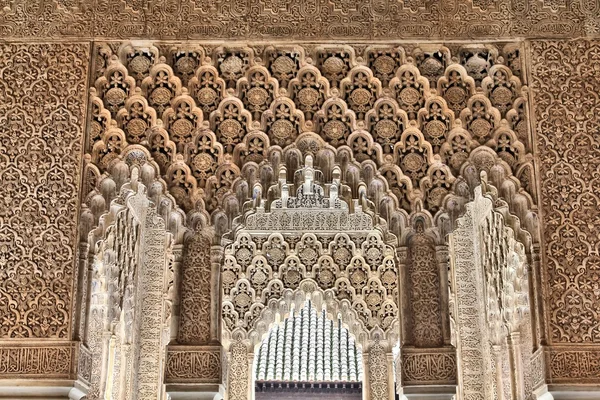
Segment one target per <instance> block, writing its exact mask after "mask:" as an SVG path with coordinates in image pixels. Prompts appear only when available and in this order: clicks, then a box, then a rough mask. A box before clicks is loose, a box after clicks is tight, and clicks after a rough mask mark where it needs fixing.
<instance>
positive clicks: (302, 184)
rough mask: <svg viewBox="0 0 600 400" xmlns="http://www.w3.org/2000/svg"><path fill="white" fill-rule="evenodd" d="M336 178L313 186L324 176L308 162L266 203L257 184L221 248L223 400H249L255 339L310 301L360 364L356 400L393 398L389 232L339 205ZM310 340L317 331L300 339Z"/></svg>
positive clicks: (393, 280) (393, 286) (394, 286)
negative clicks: (348, 340)
mask: <svg viewBox="0 0 600 400" xmlns="http://www.w3.org/2000/svg"><path fill="white" fill-rule="evenodd" d="M339 175H340V172H339V169H338V170H336V169H334V171H333V173H332V179H331V182H330V183H324V184H320V183H318V181H317V179H316V178H319V177H321V176H322V174H321V173H320V172H319V171H317V170H315V169H314V168H313V162H312V157H311V156H307V157H306V159H305V162H304V166H303V167H302V168H299V169H298V171H296V172H295V174H293V175H292V176H293V177H294V178H295V179H294V182H295V183H294V184H292V183H288V181H287V177H288V173H287V170H286V168H285V167H283V166H282V167H281V168H280V170H279V177H280V179H279V182H278V184H277V185H274V186H272V187H270V188H269V191H268V192H269V196H268V197H269V198H271V199H273V200H272V201H268V202H267V201H266V200H264V199H263V196H262V187H261V186H260V185H258V184H257V185H256V186H255V187H254V188H253V199H254V200H253V203H252V204H251V205H250V206H249V207H248V208H247V209H249V211H247V212H246V213H245V214H244V215H243V216H242V218H243V219H242V220H241V221H239V222H240V225H239V228H237V229H236V230H235V231H234V233H233V235H232V239H231V240H230V241H229V242H228V243H226V246H225V252H224V259H223V263H222V268H221V285H222V301H221V304H222V307H221V314H222V344H223V346H224V349H225V351H226V353H227V366H226V376H227V381H226V397H227V398H228V399H229V400H242V399H243V400H248V399H253V398H255V397H254V395H255V392H254V385H255V380H256V379H255V377H256V374H257V373H258V374H260V373H261V371H260V366H261V365H262V364H261V362H263V361H264V354H263V353H262V352H261V351H262V350H261V346H262V343H263V340H265V339H267V340H269V339H268V338H269V332H270V330H272V329H276V330H278V329H281V328H279V327H278V326H279V325H278V324H280V323H281V322H282V321H285V319H286V318H289V317H290V316H294V318H295V317H296V316H297V315H298V314H297V311H298V310H300V312H301V313H302V310H304V309H305V308H304V307H305V305H307V304H308V303H309V302H310V307H313V308H314V309H316V310H318V311H320V312H322V313H323V314H322V315H323V317H326V320H332V321H339V323H340V324H342V327H343V329H344V330H347V332H348V333H347V335H348V336H349V337H351V338H352V339H353V341H354V344H353V345H354V346H355V347H356V348H357V351H359V352H360V353H359V354H358V355H357V353H356V351H355V353H354V356H355V363H356V360H357V359H359V360H361V362H360V363H358V364H356V365H357V368H358V370H357V371H355V375H356V378H355V379H356V380H358V377H359V376H362V377H363V379H362V398H363V399H370V400H390V399H393V398H394V395H395V390H394V375H393V373H394V372H393V356H392V348H393V347H394V345H395V344H396V343H397V342H398V339H399V337H398V336H399V324H398V321H399V318H398V271H397V267H396V261H395V256H394V255H395V253H394V248H393V247H392V246H390V245H388V244H386V243H387V242H386V241H385V240H384V238H386V235H387V234H388V233H387V232H386V231H385V230H384V229H383V228H382V226H383V224H380V223H379V220H378V218H377V217H376V216H375V215H374V214H371V213H370V212H369V211H366V207H365V208H363V205H362V204H361V202H360V201H359V200H356V199H355V200H352V201H351V202H347V201H345V200H343V199H342V198H340V197H338V193H342V192H346V191H347V189H348V188H346V187H344V186H343V185H342V184H341V183H340V179H339ZM323 321H325V320H323ZM341 332H343V331H341ZM311 334H316V331H315V332H312V331H311V329H307V330H306V331H304V330H303V331H302V332H301V335H311ZM338 341H339V338H338ZM332 342H333V343H335V341H332ZM292 345H293V344H292ZM268 346H269V345H267V349H268ZM275 349H277V344H275ZM299 350H300V347H296V348H295V350H294V351H295V352H296V353H298V351H299ZM347 350H348V348H347V347H346V352H347ZM277 351H279V350H277ZM296 353H293V354H295V355H298V356H299V359H298V362H300V363H303V362H306V363H308V358H307V359H306V360H304V358H303V357H305V355H302V354H296ZM310 354H311V353H310V351H309V353H308V354H307V355H306V356H309V357H310ZM315 355H316V354H315ZM267 359H268V355H267ZM290 361H291V360H290ZM338 362H339V360H338ZM255 365H257V366H258V367H259V370H258V371H255V370H254V368H253V367H254V366H255ZM302 365H303V364H302ZM307 365H308V364H307ZM346 365H348V364H346ZM291 367H292V366H291ZM293 368H296V369H294V370H293V371H297V372H298V376H295V375H294V374H293V371H292V376H291V377H292V380H303V378H307V380H311V379H308V378H311V377H312V376H309V375H310V373H311V371H310V369H308V370H307V371H306V374H304V371H300V369H301V365H300V366H297V367H293ZM284 370H285V367H284ZM284 370H282V371H281V376H282V378H283V373H284ZM331 372H333V371H330V372H329V373H330V374H331ZM314 373H315V378H317V375H318V373H317V371H316V370H315V371H314ZM273 374H274V375H273V376H277V375H276V374H277V372H275V371H273ZM267 375H268V373H267ZM304 375H306V376H304ZM259 376H260V375H259ZM334 378H335V376H331V375H330V376H329V379H330V380H333V379H334ZM338 378H339V377H338ZM323 379H325V371H323ZM349 379H350V378H349ZM339 380H342V379H339Z"/></svg>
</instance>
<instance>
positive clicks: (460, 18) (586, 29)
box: [0, 0, 600, 40]
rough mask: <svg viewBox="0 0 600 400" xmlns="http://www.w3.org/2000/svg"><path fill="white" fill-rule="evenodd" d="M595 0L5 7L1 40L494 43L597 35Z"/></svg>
mask: <svg viewBox="0 0 600 400" xmlns="http://www.w3.org/2000/svg"><path fill="white" fill-rule="evenodd" d="M599 11H600V4H599V3H598V2H597V1H595V0H574V1H569V0H470V1H460V0H443V1H431V0H366V1H365V0H293V1H282V0H243V1H240V0H220V1H212V0H182V1H175V0H104V1H86V0H52V1H44V0H1V1H0V37H58V36H62V37H112V38H132V37H136V38H161V39H215V38H239V39H252V40H257V39H258V40H260V39H269V38H281V37H288V38H291V37H293V38H296V39H298V38H306V39H314V38H318V39H331V38H342V39H343V38H360V39H378V38H382V39H390V38H398V39H406V38H417V39H422V38H428V39H430V38H463V39H464V38H477V39H480V38H490V39H498V38H499V37H523V36H525V37H574V36H581V35H586V34H590V35H593V34H597V33H598V32H599V31H600V19H599V17H598V15H599Z"/></svg>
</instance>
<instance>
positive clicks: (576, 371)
mask: <svg viewBox="0 0 600 400" xmlns="http://www.w3.org/2000/svg"><path fill="white" fill-rule="evenodd" d="M530 65H531V76H532V78H533V79H532V89H533V99H534V107H535V118H536V121H535V123H536V133H537V149H538V153H539V170H540V175H539V176H540V180H541V184H540V186H541V208H542V213H543V214H542V218H543V222H544V223H543V230H544V232H543V233H544V238H545V251H544V252H543V254H542V256H543V265H545V267H544V268H543V271H545V272H546V285H545V286H544V291H543V293H544V297H545V299H546V301H547V309H546V314H545V318H546V322H547V335H548V336H547V341H548V343H549V344H550V345H551V346H550V350H549V351H548V352H547V354H546V362H547V365H548V366H549V367H548V372H549V377H550V379H551V381H552V382H573V381H577V382H590V383H593V382H594V381H595V382H597V381H598V377H600V255H599V253H598V252H599V250H600V247H599V246H600V235H598V231H599V229H600V198H599V188H600V99H599V93H600V41H597V40H596V41H588V40H573V41H535V42H532V43H531V64H530Z"/></svg>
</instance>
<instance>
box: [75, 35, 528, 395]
mask: <svg viewBox="0 0 600 400" xmlns="http://www.w3.org/2000/svg"><path fill="white" fill-rule="evenodd" d="M132 49H134V50H131V49H130V50H128V51H134V52H136V50H135V47H132ZM501 51H502V50H501V49H495V52H496V53H495V54H498V53H500V52H501ZM156 52H158V53H156ZM156 52H154V50H152V51H151V52H150V53H148V52H143V51H142V52H136V53H135V54H136V56H135V57H142V58H144V57H145V58H146V60H145V61H144V62H143V63H141V62H140V60H138V61H136V63H138V64H140V63H141V64H143V65H145V64H148V68H145V69H144V70H143V71H142V69H141V68H138V67H136V65H135V63H134V65H133V66H132V65H131V62H124V61H123V58H118V57H116V56H114V55H112V54H111V51H110V50H107V49H106V48H104V49H103V52H102V54H101V57H103V58H104V60H105V67H103V68H102V70H101V71H98V79H97V81H96V82H95V88H94V89H93V90H92V91H91V98H90V103H91V110H92V121H93V123H92V124H91V129H90V135H89V142H88V144H87V148H88V152H89V155H88V164H87V167H86V168H87V169H86V171H88V173H87V174H86V176H87V178H86V190H87V191H88V192H87V193H86V198H85V199H86V200H85V202H86V204H85V207H84V210H85V212H86V213H87V214H86V215H88V216H89V226H90V228H91V227H93V226H95V224H97V223H98V217H97V216H98V215H101V214H102V213H103V212H106V210H107V209H108V207H109V204H110V203H111V201H112V199H114V198H115V196H116V193H118V191H119V188H120V187H121V186H122V185H123V183H124V182H125V181H126V180H127V178H128V177H129V176H130V175H131V170H132V168H133V166H135V167H136V168H140V178H141V180H142V181H143V182H144V185H146V186H147V187H148V196H149V198H150V199H151V200H152V201H153V204H155V205H156V206H157V208H158V210H159V212H161V215H163V216H164V218H165V220H166V221H169V222H168V224H167V225H168V227H169V229H170V230H171V231H173V232H174V234H176V237H177V238H178V242H177V243H184V240H183V239H184V236H185V235H186V232H187V233H188V234H191V235H193V234H194V232H198V231H199V230H200V229H202V228H204V227H207V226H212V228H211V229H212V230H211V236H212V238H213V240H214V241H215V242H214V244H218V240H220V239H221V238H225V242H223V243H224V244H225V245H226V246H225V250H224V253H223V254H221V255H220V257H222V258H221V259H219V260H216V258H214V257H213V258H214V259H213V258H211V257H209V255H208V254H207V253H206V252H204V253H202V257H201V258H202V260H200V259H198V260H195V261H193V263H194V265H196V266H197V267H193V268H192V267H190V266H191V264H190V266H188V267H186V268H187V269H186V270H187V271H192V272H191V273H192V275H194V274H196V275H194V276H192V277H191V280H190V281H198V282H200V281H201V282H203V283H204V285H205V286H206V285H207V284H209V283H210V285H211V286H213V285H215V279H220V282H219V284H220V285H221V286H222V288H223V298H222V299H220V300H219V302H218V304H219V307H220V312H221V315H222V323H223V328H224V339H225V340H228V341H229V342H228V343H234V344H235V343H238V342H239V341H240V340H244V341H248V340H251V341H252V340H254V338H256V337H258V336H260V335H259V332H262V331H263V330H264V328H265V327H264V326H263V325H261V321H262V319H263V318H264V316H265V315H268V314H269V313H270V312H271V311H270V310H271V309H272V308H273V307H276V304H277V303H278V302H280V301H281V299H282V298H286V296H291V295H292V293H295V292H296V291H298V290H300V289H301V288H304V289H305V291H306V292H307V293H312V292H315V291H316V292H322V295H323V296H325V297H326V298H330V299H335V300H336V301H337V302H339V303H340V304H341V307H342V308H346V309H348V310H353V311H354V312H355V315H354V317H353V319H351V321H352V324H355V325H356V329H359V327H360V331H361V332H362V333H361V334H360V335H358V336H357V340H365V341H366V340H367V339H368V340H370V341H374V340H381V341H382V343H383V344H384V345H385V346H387V347H390V345H391V343H393V342H394V341H395V340H397V339H398V334H397V332H398V331H399V330H400V328H399V325H400V322H399V315H400V314H401V313H404V312H406V313H407V314H406V315H411V314H412V324H411V325H412V327H410V329H414V332H413V334H412V336H411V335H406V336H405V338H407V339H406V340H407V341H406V342H404V343H403V345H407V346H408V347H409V348H410V349H409V350H407V351H406V352H405V353H404V354H405V356H403V357H405V360H406V362H410V363H411V368H412V369H411V368H409V369H407V371H418V370H419V369H420V368H421V367H419V365H424V364H429V365H439V366H442V367H440V368H443V370H441V369H440V370H433V369H428V370H427V372H426V373H423V372H422V371H421V372H419V373H418V374H416V373H415V374H413V376H409V375H406V376H403V378H402V379H403V380H404V382H406V384H409V385H410V384H423V383H428V382H438V383H445V384H451V383H454V382H455V381H456V369H455V368H456V359H455V355H454V349H453V348H452V346H451V343H450V342H451V339H450V331H451V328H450V326H451V321H450V320H451V317H450V316H449V315H448V313H447V310H446V304H447V303H448V299H447V297H448V295H447V291H448V290H447V289H448V276H447V272H446V273H445V272H443V271H445V270H446V271H447V266H446V265H447V262H448V260H447V257H448V255H447V254H448V250H447V248H446V247H445V246H446V243H445V239H444V238H445V236H446V235H447V234H448V233H450V232H452V231H453V230H454V229H455V221H456V219H457V218H458V217H459V216H460V215H462V214H463V213H464V212H465V210H466V209H465V205H466V204H467V203H468V202H469V200H470V199H471V198H472V197H473V195H474V194H473V193H474V190H475V188H476V187H477V186H478V185H479V184H480V183H481V180H480V174H481V173H482V172H485V173H486V174H487V175H488V176H489V179H490V182H491V183H492V184H493V185H494V186H495V187H497V188H498V189H497V194H498V198H499V199H498V201H499V202H503V203H502V204H503V205H504V206H505V207H506V213H507V215H510V214H514V215H516V216H517V217H518V218H519V219H520V221H521V223H522V225H523V226H524V227H525V228H526V230H527V231H529V232H530V236H529V237H525V236H523V237H520V238H519V239H520V240H524V241H528V243H529V242H531V240H533V241H537V240H538V239H537V238H538V233H537V229H538V227H537V218H536V215H535V213H534V212H533V211H532V209H533V208H534V206H535V202H534V200H535V197H534V196H533V195H532V194H530V193H529V192H528V191H530V190H532V188H533V187H534V185H532V181H533V180H534V179H535V175H534V171H535V169H534V168H533V165H532V156H531V154H530V149H531V143H530V140H529V134H528V132H527V128H526V127H527V123H526V118H527V115H526V113H525V112H524V110H525V109H526V107H524V104H526V101H527V98H526V96H525V94H524V90H523V88H522V85H521V83H520V80H519V77H518V76H519V72H518V71H515V72H514V73H513V71H512V70H511V68H512V67H511V66H507V65H504V59H503V58H502V57H501V56H497V55H495V56H493V57H492V56H490V57H488V58H487V59H486V62H485V63H484V64H481V63H480V62H479V61H480V60H479V55H478V54H476V52H475V53H473V54H471V53H469V52H463V51H462V50H461V51H459V54H460V55H461V57H458V58H457V57H454V58H453V57H451V55H450V53H451V52H450V51H449V50H448V49H446V48H440V49H439V51H438V52H431V51H429V50H428V51H423V50H421V49H413V50H411V51H410V52H407V51H406V50H404V49H402V48H398V47H397V48H393V49H383V48H377V49H375V48H367V49H356V48H352V47H350V46H340V47H335V46H324V47H314V48H309V47H307V48H300V47H298V48H294V49H290V48H283V47H282V48H278V47H273V46H271V47H268V48H264V49H263V48H257V47H254V48H251V47H244V46H237V47H220V48H217V49H210V48H201V49H194V50H191V49H183V48H182V49H181V50H180V54H183V53H185V54H198V58H196V60H197V62H195V64H194V65H195V67H194V69H193V70H191V71H188V72H186V73H185V74H183V73H182V72H181V71H180V70H179V66H178V65H177V61H176V57H174V56H173V55H172V54H173V53H169V54H162V53H161V52H162V50H160V51H159V50H156ZM361 52H364V54H361ZM155 53H156V54H155ZM409 53H410V55H408V54H409ZM435 54H437V55H435ZM469 54H470V55H469ZM200 55H203V56H204V57H202V56H200ZM363 55H364V57H363ZM511 65H512V64H511ZM134 67H135V69H134ZM521 180H523V182H522V181H521ZM168 210H170V211H168ZM307 210H309V212H307ZM303 231H311V232H312V233H305V234H302V232H303ZM343 231H348V232H343ZM267 232H270V233H268V234H267ZM278 232H287V233H286V234H281V233H278ZM315 232H319V233H318V234H317V233H315ZM333 232H336V233H333ZM208 240H209V239H207V240H204V241H202V244H201V247H207V246H208V245H209V243H208ZM188 243H195V242H194V241H193V240H192V241H190V242H188ZM402 249H405V250H406V253H403V251H404V250H402ZM418 249H421V251H419V250H418ZM423 249H430V251H422V250H423ZM209 259H210V261H208V260H209ZM190 262H192V261H190ZM215 262H217V263H220V264H221V271H220V274H219V273H218V272H215V271H214V265H213V264H215ZM209 263H211V265H213V266H211V267H208V266H207V265H205V264H209ZM184 265H185V263H184ZM402 269H405V270H406V271H402ZM440 271H442V272H440ZM207 273H208V275H206V276H204V278H202V279H197V278H198V274H207ZM215 273H216V274H217V275H218V278H215V275H214V274H215ZM404 273H406V275H405V276H404V275H403V274H404ZM211 274H213V275H211ZM208 276H211V278H210V281H209V280H208ZM408 281H410V282H413V283H414V284H413V285H409V286H411V287H412V288H413V290H412V292H410V293H409V292H408V291H406V289H405V290H404V292H403V293H401V287H402V286H403V285H405V284H406V282H408ZM217 287H218V286H217ZM182 290H183V292H182V293H181V294H180V296H181V297H182V298H183V299H188V300H189V301H187V303H185V304H184V306H183V307H181V312H182V313H184V315H182V316H181V319H180V321H181V324H180V329H181V330H180V331H179V338H183V339H184V340H183V341H187V342H189V343H192V342H193V343H200V342H202V343H206V342H208V341H209V340H213V339H218V338H216V337H215V335H214V332H218V328H217V326H218V324H219V323H220V321H217V322H215V318H214V315H215V314H214V312H212V311H211V313H204V314H203V319H202V320H203V321H209V319H210V330H207V329H206V328H207V327H208V326H206V327H203V328H202V329H200V330H199V326H198V323H196V324H194V323H187V322H185V321H188V322H189V321H193V318H194V315H193V314H194V313H196V312H197V305H194V304H193V302H194V298H195V297H194V296H196V294H199V293H200V292H198V293H196V292H197V291H194V289H193V288H191V287H189V285H188V287H183V286H182ZM186 291H187V292H189V293H187V294H186ZM194 293H196V294H194ZM210 294H211V293H209V292H207V291H206V290H205V291H202V293H201V296H202V302H203V304H204V305H205V306H210V307H214V304H213V303H211V301H210V298H209V295H210ZM424 309H428V311H430V314H429V317H430V318H425V319H423V318H421V312H422V311H423V310H424ZM209 314H210V315H209ZM217 314H218V312H217ZM186 324H187V325H186ZM403 329H409V328H406V327H403ZM415 337H418V340H415ZM360 338H362V339H360ZM365 343H366V342H365ZM387 347H386V351H387ZM233 348H235V347H232V349H233ZM373 354H374V355H373V359H374V360H375V359H377V357H378V356H377V353H376V352H375V353H373ZM386 357H387V356H386ZM429 360H433V361H429ZM403 362H404V361H403ZM378 365H379V364H378ZM387 368H389V366H386V370H387ZM388 372H389V371H388ZM409 374H410V372H409ZM440 376H444V377H445V378H444V379H445V380H444V381H443V382H442V381H440V380H439V379H440V378H439V377H440ZM436 379H437V380H436ZM238 389H239V388H238ZM380 394H381V395H382V396H383V395H384V393H383V392H381V393H380Z"/></svg>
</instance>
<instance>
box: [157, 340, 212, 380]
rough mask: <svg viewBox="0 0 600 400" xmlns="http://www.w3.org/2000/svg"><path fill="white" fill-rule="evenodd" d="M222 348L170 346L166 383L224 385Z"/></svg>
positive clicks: (166, 367)
mask: <svg viewBox="0 0 600 400" xmlns="http://www.w3.org/2000/svg"><path fill="white" fill-rule="evenodd" d="M222 359H223V352H222V349H221V346H169V347H168V348H167V361H166V366H165V383H216V384H220V383H222V382H221V381H222V375H223V374H222V370H223V366H222Z"/></svg>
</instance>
